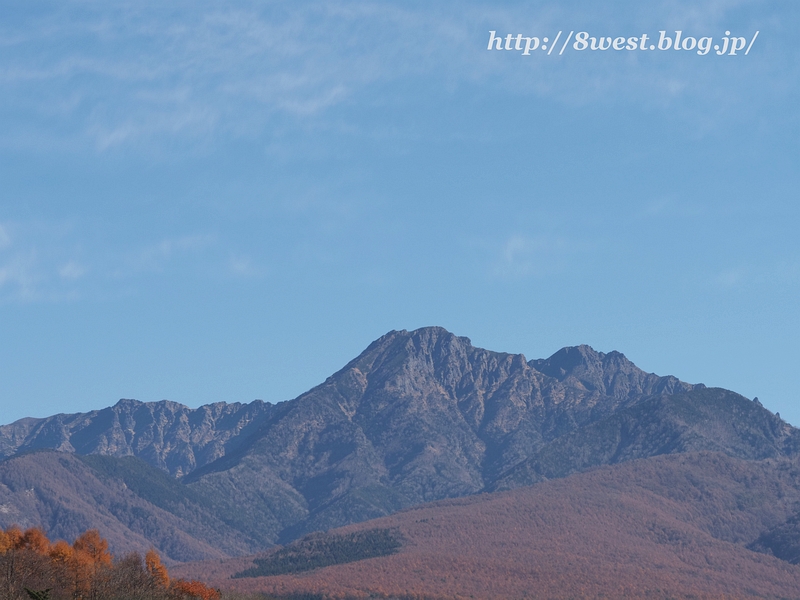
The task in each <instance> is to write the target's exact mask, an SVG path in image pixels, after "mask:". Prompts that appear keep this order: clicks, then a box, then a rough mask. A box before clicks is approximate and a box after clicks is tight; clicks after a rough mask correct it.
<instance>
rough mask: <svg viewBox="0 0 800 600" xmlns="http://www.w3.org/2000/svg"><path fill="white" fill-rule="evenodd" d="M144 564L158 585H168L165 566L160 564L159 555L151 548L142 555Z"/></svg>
mask: <svg viewBox="0 0 800 600" xmlns="http://www.w3.org/2000/svg"><path fill="white" fill-rule="evenodd" d="M144 565H145V568H146V569H147V572H148V573H149V574H150V576H151V577H152V578H153V581H155V582H156V583H157V584H158V585H160V586H162V587H164V588H167V587H169V573H168V572H167V568H166V567H165V566H164V565H163V564H161V557H159V556H158V552H156V551H155V550H154V549H153V548H150V550H148V551H147V554H145V555H144Z"/></svg>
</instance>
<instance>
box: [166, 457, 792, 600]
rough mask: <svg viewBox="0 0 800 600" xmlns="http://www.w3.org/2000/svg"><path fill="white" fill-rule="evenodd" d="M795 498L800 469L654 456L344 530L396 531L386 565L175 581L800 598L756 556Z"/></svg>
mask: <svg viewBox="0 0 800 600" xmlns="http://www.w3.org/2000/svg"><path fill="white" fill-rule="evenodd" d="M798 501H800V469H798V467H797V465H796V464H794V463H789V462H786V461H778V460H772V459H769V460H766V461H745V460H741V459H736V458H732V457H729V456H726V455H724V454H721V453H712V452H701V453H686V454H679V455H670V456H660V457H655V458H648V459H643V460H636V461H632V462H627V463H624V464H620V465H615V466H611V467H602V468H599V469H596V470H593V471H589V472H586V473H581V474H577V475H573V476H570V477H567V478H564V479H560V480H555V481H548V482H544V483H541V484H538V485H536V486H533V487H529V488H520V489H517V490H513V491H509V492H500V493H495V494H483V495H478V496H473V497H470V498H466V499H459V500H448V501H443V502H438V503H434V504H428V505H423V506H420V507H417V508H413V509H408V510H405V511H402V512H400V513H397V514H395V515H392V516H389V517H384V518H381V519H376V520H373V521H369V522H366V523H361V524H359V525H351V526H349V527H347V528H343V529H342V530H340V531H345V532H350V531H355V530H369V529H374V528H387V527H388V528H397V529H398V530H399V531H400V532H401V534H402V536H403V537H404V538H405V540H406V542H405V545H404V547H403V549H402V550H401V551H400V552H399V553H398V554H394V555H391V556H385V557H381V558H371V559H367V560H362V561H358V562H353V563H350V564H343V565H337V566H331V567H326V568H322V569H317V570H315V571H310V572H307V573H300V574H295V575H280V576H273V577H255V578H241V579H228V577H229V576H230V575H231V574H232V573H234V572H236V571H240V570H242V569H243V568H245V567H246V566H248V564H250V563H248V561H246V560H243V559H236V560H234V561H231V562H220V561H215V562H213V563H212V562H208V563H196V564H187V565H183V566H179V567H177V568H176V569H174V572H175V574H176V575H179V576H184V577H199V578H204V579H205V580H206V581H208V582H210V583H211V584H212V585H215V586H221V587H226V588H234V589H239V590H242V591H264V592H269V593H273V594H278V595H289V594H298V593H320V594H326V595H329V596H332V597H367V596H369V595H371V594H386V595H389V596H402V597H420V598H421V597H424V598H462V597H463V598H524V597H530V598H600V597H605V598H800V568H799V567H797V566H795V565H791V564H789V563H787V562H783V561H781V560H778V559H777V558H774V557H772V556H768V555H765V554H758V553H756V552H752V551H750V550H748V549H747V548H746V547H745V546H746V545H747V544H748V543H749V542H752V541H753V540H754V539H756V538H757V537H758V535H759V533H760V532H762V531H764V530H767V529H769V528H770V527H772V526H774V525H776V524H778V523H781V522H783V521H784V520H785V519H786V518H787V516H789V515H790V514H792V512H793V510H794V507H796V505H797V503H798Z"/></svg>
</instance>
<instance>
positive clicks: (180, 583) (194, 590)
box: [172, 579, 220, 600]
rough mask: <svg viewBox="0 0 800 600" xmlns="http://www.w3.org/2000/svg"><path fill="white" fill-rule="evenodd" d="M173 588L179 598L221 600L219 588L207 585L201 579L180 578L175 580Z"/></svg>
mask: <svg viewBox="0 0 800 600" xmlns="http://www.w3.org/2000/svg"><path fill="white" fill-rule="evenodd" d="M172 589H173V590H174V591H175V592H176V593H177V595H178V597H179V598H184V597H188V598H197V599H198V600H219V598H220V593H219V590H214V589H211V588H209V587H206V585H205V584H204V583H201V582H199V581H184V580H182V579H178V580H176V581H174V582H173V584H172Z"/></svg>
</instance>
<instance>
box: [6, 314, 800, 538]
mask: <svg viewBox="0 0 800 600" xmlns="http://www.w3.org/2000/svg"><path fill="white" fill-rule="evenodd" d="M44 447H47V448H53V449H58V450H62V451H67V452H76V453H78V454H105V455H110V456H126V455H133V456H138V457H140V458H142V459H143V460H145V461H147V462H148V463H150V464H151V465H153V466H156V467H158V468H160V469H163V470H166V471H168V472H169V473H171V474H173V475H176V476H179V477H181V476H182V479H181V481H182V483H183V485H185V486H187V489H190V490H192V493H194V494H198V495H201V496H203V497H204V498H207V499H208V502H210V503H211V505H213V510H214V511H215V514H217V515H220V518H221V519H222V520H223V521H224V522H225V523H226V524H227V525H229V526H231V527H234V528H236V529H237V530H241V531H247V532H248V535H249V536H251V537H252V538H253V539H254V540H262V541H263V543H269V542H274V541H276V540H289V539H293V538H294V537H297V536H298V535H301V534H302V533H305V532H307V531H312V530H316V529H328V528H331V527H335V526H339V525H344V524H347V523H352V522H355V521H362V520H365V519H369V518H373V517H378V516H382V515H386V514H389V513H391V512H394V511H396V510H398V509H400V508H403V507H407V506H410V505H413V504H418V503H421V502H427V501H431V500H438V499H442V498H450V497H458V496H464V495H469V494H474V493H477V492H480V491H485V490H491V489H498V488H509V487H518V486H521V485H529V484H532V483H536V482H538V481H543V480H545V479H551V478H555V477H563V476H565V475H568V474H570V473H574V472H578V471H581V470H585V469H587V468H589V467H592V466H596V465H601V464H613V463H618V462H624V461H627V460H631V459H636V458H644V457H647V456H654V455H660V454H674V453H680V452H686V451H692V450H715V451H721V452H725V453H726V454H728V455H731V456H736V457H739V458H745V459H756V458H767V457H773V458H780V457H787V456H796V455H798V454H800V436H799V435H798V430H796V429H794V428H792V427H790V426H788V425H787V424H785V423H783V422H782V421H781V420H780V419H779V418H777V417H776V416H774V415H772V414H771V413H769V411H767V410H765V409H764V408H763V407H761V406H760V404H758V403H755V402H751V401H749V400H747V399H745V398H742V397H741V396H738V395H737V394H734V393H733V392H727V391H725V390H709V389H706V388H705V386H702V385H691V384H688V383H684V382H681V381H679V380H678V379H676V378H675V377H659V376H657V375H654V374H652V373H645V372H643V371H642V370H641V369H639V368H637V367H636V366H635V365H634V364H633V363H631V362H630V361H629V360H627V359H626V358H625V356H623V355H622V354H620V353H618V352H611V353H608V354H604V353H600V352H596V351H594V350H592V349H591V348H590V347H588V346H578V347H574V348H564V349H563V350H560V351H559V352H557V353H556V354H554V355H553V356H551V357H550V358H548V359H541V360H532V361H527V360H526V359H525V357H524V356H522V355H520V354H505V353H499V352H491V351H488V350H484V349H481V348H476V347H474V346H472V344H471V343H470V341H469V340H468V339H467V338H463V337H457V336H455V335H453V334H451V333H449V332H448V331H446V330H444V329H442V328H438V327H428V328H423V329H419V330H416V331H410V332H409V331H392V332H389V333H388V334H386V335H384V336H383V337H381V338H380V339H378V340H376V341H375V342H373V343H372V344H371V345H370V346H369V347H368V348H367V349H366V350H365V351H364V352H363V353H362V354H361V355H360V356H358V357H357V358H355V359H354V360H352V361H351V362H350V363H348V364H347V365H345V367H344V368H343V369H341V370H340V371H338V372H337V373H335V374H334V375H332V376H331V377H329V378H328V379H327V380H326V381H325V382H323V383H322V384H321V385H319V386H317V387H315V388H313V389H312V390H310V391H308V392H306V393H305V394H303V395H301V396H299V397H298V398H296V399H294V400H291V401H289V402H283V403H281V404H278V405H274V406H272V405H267V404H264V403H260V402H255V403H252V404H248V405H241V404H231V405H226V404H214V405H209V406H204V407H201V408H199V409H196V410H192V409H188V408H186V407H184V406H181V405H178V404H174V403H170V402H159V403H153V404H142V403H138V402H135V401H121V402H120V403H118V404H117V405H115V406H114V407H112V408H109V409H105V410H102V411H96V412H92V413H88V414H84V415H57V416H55V417H50V418H49V419H39V420H34V419H26V420H23V421H20V422H17V423H14V424H12V425H8V426H5V427H2V428H0V451H2V452H3V454H4V455H6V456H9V455H12V454H14V453H18V452H20V451H22V450H28V449H33V448H44Z"/></svg>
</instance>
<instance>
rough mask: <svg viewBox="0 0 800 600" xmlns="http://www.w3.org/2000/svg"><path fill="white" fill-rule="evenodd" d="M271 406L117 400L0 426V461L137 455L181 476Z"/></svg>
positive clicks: (219, 452) (228, 445) (233, 441)
mask: <svg viewBox="0 0 800 600" xmlns="http://www.w3.org/2000/svg"><path fill="white" fill-rule="evenodd" d="M272 408H273V407H272V406H271V405H269V404H265V403H264V402H261V401H259V400H256V401H255V402H252V403H250V404H239V403H236V404H226V403H224V402H218V403H215V404H208V405H205V406H201V407H200V408H198V409H194V410H193V409H190V408H188V407H186V406H183V405H182V404H178V403H177V402H169V401H166V400H164V401H162V402H148V403H144V402H138V401H137V400H120V401H119V402H117V403H116V404H115V405H114V406H112V407H109V408H104V409H103V410H95V411H92V412H89V413H77V414H59V415H54V416H52V417H47V418H45V419H21V420H20V421H17V422H15V423H11V424H10V425H4V426H2V427H0V457H2V458H6V457H9V456H13V455H15V454H18V453H20V452H28V451H31V450H37V449H45V448H46V449H52V450H59V451H61V452H75V453H77V454H83V455H85V454H103V455H107V456H138V457H140V458H142V459H143V460H145V461H146V462H148V463H150V464H151V465H153V466H155V467H158V468H160V469H163V470H164V471H167V472H168V473H170V474H171V475H174V476H176V477H180V476H182V475H185V474H187V473H189V472H191V471H193V470H194V469H196V468H197V467H198V466H202V465H205V464H207V463H209V462H212V461H214V460H216V459H217V458H219V457H220V456H223V455H225V453H226V452H228V451H230V450H231V449H232V448H235V447H236V445H237V443H238V442H239V441H241V440H242V439H244V438H245V437H247V435H248V434H249V433H250V431H252V430H253V428H254V427H257V425H258V423H259V422H260V421H261V420H262V419H263V418H264V417H265V415H267V414H268V413H269V411H270V410H271V409H272Z"/></svg>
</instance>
